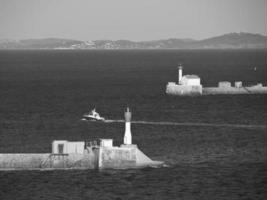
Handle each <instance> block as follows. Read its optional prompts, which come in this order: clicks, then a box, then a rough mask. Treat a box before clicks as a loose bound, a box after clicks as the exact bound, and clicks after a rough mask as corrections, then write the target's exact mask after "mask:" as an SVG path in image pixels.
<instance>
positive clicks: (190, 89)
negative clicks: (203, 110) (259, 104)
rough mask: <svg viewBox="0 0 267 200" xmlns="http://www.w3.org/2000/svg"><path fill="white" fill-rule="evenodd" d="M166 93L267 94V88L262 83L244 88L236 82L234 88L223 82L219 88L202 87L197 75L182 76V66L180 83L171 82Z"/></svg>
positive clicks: (179, 94)
mask: <svg viewBox="0 0 267 200" xmlns="http://www.w3.org/2000/svg"><path fill="white" fill-rule="evenodd" d="M166 93H167V94H169V95H178V96H194V95H217V94H267V87H266V86H263V85H262V84H261V83H258V84H256V85H252V86H249V87H248V86H243V85H242V82H241V81H236V82H235V83H234V86H232V85H231V83H230V82H228V81H221V82H219V83H218V87H202V85H201V80H200V77H198V76H197V75H184V76H182V66H181V65H180V66H179V67H178V83H175V82H169V83H168V84H167V86H166Z"/></svg>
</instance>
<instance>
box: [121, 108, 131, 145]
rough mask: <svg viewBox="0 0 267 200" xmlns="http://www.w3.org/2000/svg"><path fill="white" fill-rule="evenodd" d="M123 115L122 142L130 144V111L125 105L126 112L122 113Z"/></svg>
mask: <svg viewBox="0 0 267 200" xmlns="http://www.w3.org/2000/svg"><path fill="white" fill-rule="evenodd" d="M124 117H125V133H124V138H123V144H126V145H131V144H132V133H131V118H132V113H131V112H130V109H129V108H128V107H127V110H126V112H125V113H124Z"/></svg>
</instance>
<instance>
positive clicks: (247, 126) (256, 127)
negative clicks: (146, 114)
mask: <svg viewBox="0 0 267 200" xmlns="http://www.w3.org/2000/svg"><path fill="white" fill-rule="evenodd" d="M104 122H105V123H124V122H125V121H124V120H121V119H118V120H112V119H106V120H105V121H104ZM131 123H132V124H148V125H162V126H205V127H207V126H209V127H230V128H247V129H267V126H266V125H253V124H220V123H192V122H151V121H131Z"/></svg>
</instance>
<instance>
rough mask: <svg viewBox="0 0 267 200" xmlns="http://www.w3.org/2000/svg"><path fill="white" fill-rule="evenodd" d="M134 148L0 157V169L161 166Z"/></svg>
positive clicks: (127, 146) (97, 148) (95, 149)
mask: <svg viewBox="0 0 267 200" xmlns="http://www.w3.org/2000/svg"><path fill="white" fill-rule="evenodd" d="M162 165H163V162H160V161H153V160H151V159H150V158H149V157H147V156H146V155H145V154H144V153H143V152H142V151H141V150H139V149H138V147H137V146H136V145H121V146H120V147H114V146H113V147H99V146H98V147H92V148H87V149H85V151H84V153H83V154H80V153H70V154H50V153H44V154H8V153H7V154H0V170H51V169H125V168H139V167H154V166H162Z"/></svg>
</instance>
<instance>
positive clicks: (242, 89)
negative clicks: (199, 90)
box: [203, 86, 267, 95]
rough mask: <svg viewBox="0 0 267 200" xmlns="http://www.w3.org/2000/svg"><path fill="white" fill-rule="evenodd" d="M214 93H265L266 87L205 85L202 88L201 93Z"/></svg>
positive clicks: (266, 91)
mask: <svg viewBox="0 0 267 200" xmlns="http://www.w3.org/2000/svg"><path fill="white" fill-rule="evenodd" d="M216 94H267V87H257V86H252V87H240V88H237V87H226V88H223V87H205V88H203V95H216Z"/></svg>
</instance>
